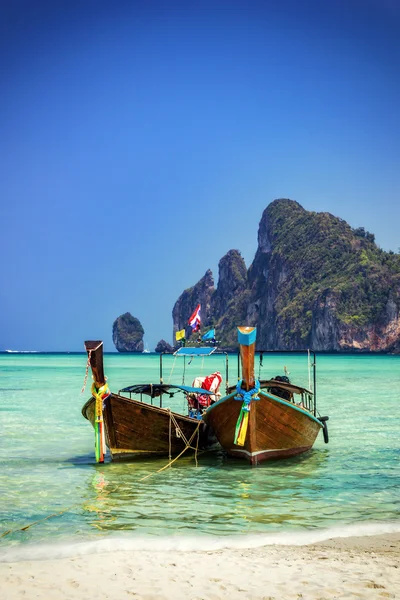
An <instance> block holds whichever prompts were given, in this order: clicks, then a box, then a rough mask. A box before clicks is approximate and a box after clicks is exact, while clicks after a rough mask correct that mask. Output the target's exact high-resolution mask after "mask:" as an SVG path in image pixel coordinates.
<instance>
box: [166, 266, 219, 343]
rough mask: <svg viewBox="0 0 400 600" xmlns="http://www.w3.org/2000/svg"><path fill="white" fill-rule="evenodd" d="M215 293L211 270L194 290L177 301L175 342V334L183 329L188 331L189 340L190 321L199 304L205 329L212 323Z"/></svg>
mask: <svg viewBox="0 0 400 600" xmlns="http://www.w3.org/2000/svg"><path fill="white" fill-rule="evenodd" d="M214 292H215V289H214V279H213V275H212V273H211V271H210V270H208V271H207V272H206V274H205V275H204V277H202V278H201V279H200V281H199V282H198V283H196V285H195V286H194V287H192V288H189V289H187V290H185V291H184V292H183V293H182V294H181V295H180V296H179V298H178V300H177V301H176V303H175V305H174V308H173V310H172V320H173V338H172V339H173V340H174V341H175V333H176V332H177V331H180V330H181V329H185V330H186V337H187V338H188V337H189V336H190V333H191V329H190V327H189V326H188V319H189V318H190V316H191V314H192V312H193V311H194V309H195V308H196V306H197V304H199V303H200V304H201V321H202V324H203V326H204V327H206V326H208V325H210V323H211V298H212V296H213V294H214Z"/></svg>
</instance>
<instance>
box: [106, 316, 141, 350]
mask: <svg viewBox="0 0 400 600" xmlns="http://www.w3.org/2000/svg"><path fill="white" fill-rule="evenodd" d="M143 336H144V329H143V327H142V324H141V322H140V321H139V319H137V318H136V317H133V316H132V315H131V313H129V312H126V313H124V314H123V315H121V316H119V317H118V318H117V319H115V321H114V323H113V330H112V338H113V342H114V345H115V347H116V349H117V350H118V352H143V348H144V345H143Z"/></svg>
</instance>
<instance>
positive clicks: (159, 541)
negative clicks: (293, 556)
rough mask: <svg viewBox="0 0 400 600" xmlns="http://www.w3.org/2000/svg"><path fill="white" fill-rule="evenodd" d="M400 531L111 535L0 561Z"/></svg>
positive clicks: (375, 526) (368, 526) (396, 527)
mask: <svg viewBox="0 0 400 600" xmlns="http://www.w3.org/2000/svg"><path fill="white" fill-rule="evenodd" d="M389 533H400V523H399V522H388V523H371V522H369V523H357V524H352V525H346V526H337V527H331V528H329V529H320V530H312V531H296V532H293V531H291V532H289V531H287V532H282V533H270V534H252V535H233V536H213V535H198V536H163V537H158V536H150V535H149V536H143V535H142V536H140V535H134V536H133V535H132V536H129V537H127V536H108V537H106V538H102V539H99V540H93V541H78V542H77V541H69V542H55V543H52V544H49V543H40V544H24V545H22V546H18V547H15V546H10V547H9V548H3V549H2V550H0V562H22V561H32V560H46V559H52V560H53V559H61V558H70V557H76V556H84V555H89V554H107V553H114V552H118V551H119V552H126V551H138V550H139V551H151V552H172V551H178V552H213V551H218V550H225V549H233V550H234V549H247V548H261V547H263V546H273V545H274V546H306V545H310V544H315V543H318V542H324V541H326V540H329V539H332V538H348V537H360V536H373V535H384V534H389Z"/></svg>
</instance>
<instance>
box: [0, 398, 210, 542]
mask: <svg viewBox="0 0 400 600" xmlns="http://www.w3.org/2000/svg"><path fill="white" fill-rule="evenodd" d="M166 410H168V412H169V416H170V419H169V457H168V464H166V465H164V466H163V467H162V468H161V469H158V471H154V472H152V473H149V474H148V475H146V476H145V477H142V478H141V479H139V480H138V482H141V481H144V480H145V479H148V478H149V477H152V476H153V475H156V474H157V473H161V472H162V471H165V469H168V468H169V467H171V465H173V464H174V462H176V461H177V460H178V458H180V457H181V456H182V454H184V453H185V452H186V450H188V449H189V448H190V449H191V450H194V458H195V461H196V467H197V466H198V462H197V454H198V447H199V437H200V425H201V424H202V421H201V420H199V423H198V425H197V427H196V429H195V430H194V432H193V434H192V435H191V436H190V438H189V440H187V439H186V436H185V434H184V433H183V431H182V429H181V427H180V426H179V423H178V422H177V420H176V419H175V417H174V415H173V414H172V412H171V409H170V408H168V409H166ZM172 424H174V425H175V431H176V434H177V437H180V438H181V439H182V441H183V442H184V443H185V447H184V449H183V450H182V452H180V453H179V454H178V456H176V457H175V458H174V459H172V456H171V451H172V440H171V429H172ZM196 434H197V440H196V446H195V447H193V446H192V445H191V444H192V442H193V440H194V437H195V435H196ZM78 507H82V504H81V503H79V504H73V505H72V506H69V507H68V508H64V509H63V510H61V511H59V512H55V513H52V514H51V515H47V517H43V518H42V519H38V520H37V521H33V523H29V525H24V527H17V528H16V529H8V530H7V531H3V532H2V533H1V534H0V538H2V537H5V536H6V535H9V534H11V533H17V532H18V531H26V530H27V529H29V528H30V527H33V525H37V524H38V523H43V521H47V519H52V518H54V517H57V516H60V515H63V514H65V513H67V512H69V511H70V510H72V509H74V508H78Z"/></svg>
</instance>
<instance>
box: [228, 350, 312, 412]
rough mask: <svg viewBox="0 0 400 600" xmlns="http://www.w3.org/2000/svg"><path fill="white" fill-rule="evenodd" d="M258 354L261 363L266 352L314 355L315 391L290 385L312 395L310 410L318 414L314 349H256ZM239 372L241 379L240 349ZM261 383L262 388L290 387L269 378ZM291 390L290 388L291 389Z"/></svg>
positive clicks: (300, 391)
mask: <svg viewBox="0 0 400 600" xmlns="http://www.w3.org/2000/svg"><path fill="white" fill-rule="evenodd" d="M257 354H258V355H259V359H260V364H262V359H263V355H264V354H307V355H309V356H310V357H312V362H311V365H310V366H311V367H312V372H313V376H312V377H313V391H312V392H311V391H310V390H307V389H306V388H302V387H299V386H295V385H293V384H289V386H290V387H291V388H297V389H298V391H296V390H294V389H293V390H292V391H294V392H295V393H299V394H301V395H302V396H303V394H304V393H306V394H307V395H310V396H311V407H310V408H309V410H310V412H312V413H313V415H314V417H316V416H317V357H316V353H315V351H314V350H310V349H307V350H263V349H256V351H255V356H257ZM237 373H238V380H240V379H241V377H240V351H239V352H238V355H237ZM260 384H261V388H262V387H272V386H274V387H282V389H288V384H285V382H281V381H275V380H273V379H267V380H263V381H260ZM289 391H290V390H289Z"/></svg>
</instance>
